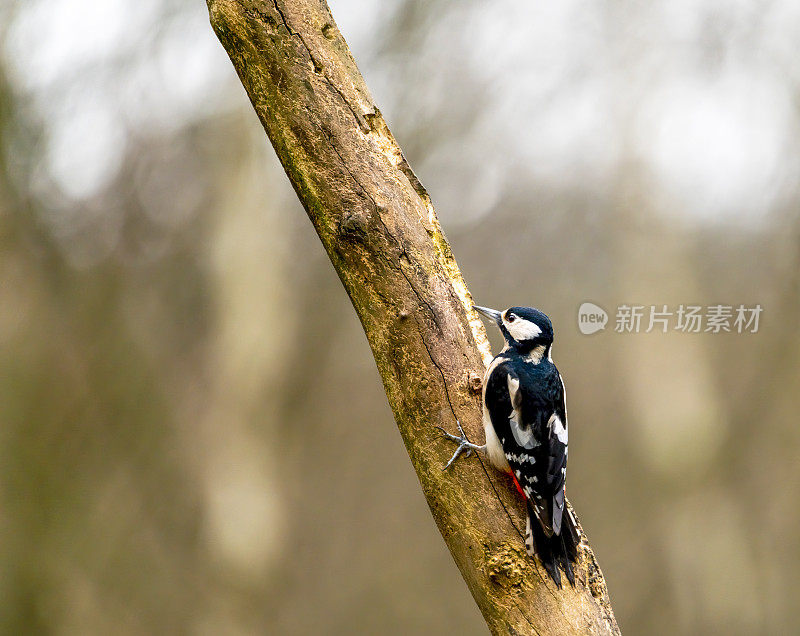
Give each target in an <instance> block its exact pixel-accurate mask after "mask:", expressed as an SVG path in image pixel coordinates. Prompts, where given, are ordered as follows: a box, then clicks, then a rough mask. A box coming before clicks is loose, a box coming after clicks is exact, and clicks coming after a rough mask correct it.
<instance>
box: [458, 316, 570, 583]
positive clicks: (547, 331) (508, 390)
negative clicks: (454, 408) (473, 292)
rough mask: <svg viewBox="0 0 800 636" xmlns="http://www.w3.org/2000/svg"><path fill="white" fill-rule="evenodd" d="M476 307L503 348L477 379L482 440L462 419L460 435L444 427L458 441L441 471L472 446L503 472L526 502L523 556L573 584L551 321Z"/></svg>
mask: <svg viewBox="0 0 800 636" xmlns="http://www.w3.org/2000/svg"><path fill="white" fill-rule="evenodd" d="M474 308H475V310H476V311H478V312H480V313H481V314H483V315H484V316H486V317H487V318H490V319H491V320H493V321H494V322H495V323H496V324H497V326H498V327H499V328H500V331H501V332H502V333H503V337H504V338H505V347H504V348H503V350H502V351H501V352H500V353H499V354H498V355H497V356H496V357H495V358H494V360H492V363H491V364H490V365H489V368H488V369H486V374H485V375H484V378H483V427H484V432H485V434H486V444H484V445H483V446H477V445H475V444H472V443H470V442H469V441H468V440H467V438H466V436H465V435H464V431H463V430H461V425H460V424H458V430H459V431H460V433H461V436H460V437H457V436H455V435H450V434H449V433H447V432H446V431H444V430H443V431H442V432H443V433H444V435H445V436H446V437H447V438H448V439H450V440H452V441H454V442H457V443H458V448H457V449H456V452H455V453H454V454H453V457H452V458H451V459H450V461H449V462H448V463H447V465H446V466H445V469H446V468H449V467H450V465H451V464H452V463H453V462H454V461H455V460H456V458H458V456H459V455H460V454H461V453H462V452H465V453H466V455H467V456H469V455H470V454H471V453H472V451H473V450H474V451H480V452H481V453H483V454H485V455H486V456H487V457H488V458H489V460H490V461H491V463H492V464H493V465H494V466H495V467H496V468H498V469H499V470H502V471H504V472H507V473H509V474H510V475H511V477H512V479H513V480H514V484H515V485H516V487H517V490H519V492H520V494H521V495H522V496H523V497H524V499H525V503H526V506H527V511H528V523H527V528H526V531H525V548H526V549H527V552H528V554H529V555H531V556H533V555H534V554H537V555H538V556H539V559H540V560H541V561H542V564H543V565H544V567H545V569H546V570H547V572H548V574H549V575H550V577H551V578H552V579H553V581H554V582H555V583H556V585H557V586H558V587H559V588H560V587H561V574H560V572H559V565H560V566H561V567H562V568H563V569H564V572H565V574H566V575H567V579H568V580H569V582H570V583H571V584H572V585H573V586H574V585H575V575H574V574H573V570H572V563H573V562H575V560H576V558H577V546H578V543H579V542H580V535H579V533H578V529H577V524H576V522H575V519H574V517H573V515H572V512H571V511H570V510H569V509H567V508H566V506H565V499H564V483H565V481H566V477H567V400H566V392H565V389H564V382H563V381H562V379H561V375H560V374H559V372H558V369H556V366H555V365H554V364H553V358H552V347H553V325H552V324H551V323H550V319H549V318H548V317H547V316H546V315H545V314H543V313H542V312H541V311H539V310H537V309H532V308H530V307H511V308H510V309H506V310H505V311H503V312H500V311H496V310H494V309H487V308H486V307H474Z"/></svg>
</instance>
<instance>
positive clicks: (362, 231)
mask: <svg viewBox="0 0 800 636" xmlns="http://www.w3.org/2000/svg"><path fill="white" fill-rule="evenodd" d="M339 236H341V237H342V238H349V239H354V240H357V241H364V239H366V237H367V222H366V220H365V219H364V216H363V215H361V214H360V213H358V212H346V213H345V214H344V215H343V216H342V219H341V221H339Z"/></svg>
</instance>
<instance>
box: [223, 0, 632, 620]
mask: <svg viewBox="0 0 800 636" xmlns="http://www.w3.org/2000/svg"><path fill="white" fill-rule="evenodd" d="M208 6H209V12H210V15H211V23H212V25H213V27H214V30H215V31H216V33H217V35H218V37H219V39H220V41H221V42H222V44H223V46H224V47H225V49H226V50H227V52H228V54H229V55H230V57H231V60H232V61H233V65H234V66H235V68H236V71H237V72H238V74H239V78H240V79H241V81H242V84H244V87H245V89H246V90H247V93H248V95H249V96H250V99H251V101H252V103H253V107H254V108H255V110H256V113H257V114H258V116H259V118H260V119H261V122H262V123H263V125H264V128H265V129H266V131H267V134H268V135H269V138H270V140H271V141H272V144H273V146H274V147H275V150H276V152H277V153H278V157H279V158H280V161H281V163H282V164H283V167H284V169H285V170H286V174H287V175H288V176H289V179H290V180H291V182H292V185H293V186H294V188H295V190H296V191H297V195H298V197H299V198H300V201H302V203H303V205H304V206H305V209H306V211H307V212H308V216H309V218H310V219H311V222H312V223H313V224H314V227H315V228H316V230H317V233H318V234H319V237H320V240H321V241H322V243H323V245H324V246H325V249H326V250H327V252H328V256H329V257H330V259H331V262H332V263H333V265H334V267H335V268H336V271H337V272H338V274H339V277H340V278H341V280H342V283H343V284H344V286H345V289H346V290H347V293H348V294H349V295H350V299H351V300H352V302H353V306H354V307H355V310H356V312H357V313H358V316H359V318H360V319H361V324H362V325H363V327H364V332H365V333H366V335H367V338H368V340H369V344H370V346H371V348H372V352H373V355H374V356H375V362H376V363H377V365H378V369H379V370H380V374H381V377H382V378H383V384H384V388H385V390H386V395H387V397H388V399H389V403H390V404H391V407H392V410H393V411H394V415H395V419H396V421H397V426H398V428H399V429H400V433H401V434H402V436H403V441H404V442H405V445H406V449H407V450H408V454H409V456H410V457H411V461H412V463H413V465H414V469H415V470H416V472H417V475H418V477H419V481H420V484H421V485H422V490H423V491H424V493H425V497H426V498H427V501H428V505H429V506H430V509H431V512H432V514H433V517H434V519H435V520H436V523H437V525H438V527H439V531H440V532H441V533H442V536H443V537H444V540H445V542H446V543H447V546H448V548H449V549H450V552H451V553H452V555H453V558H454V559H455V562H456V564H457V565H458V568H459V570H460V571H461V574H462V576H463V577H464V580H465V581H466V583H467V585H468V586H469V589H470V591H471V592H472V595H473V597H474V598H475V601H476V603H477V604H478V606H479V607H480V610H481V612H482V613H483V616H484V618H485V619H486V622H487V624H488V625H489V628H490V629H491V631H492V632H493V633H497V634H500V633H511V634H589V633H591V634H617V633H619V630H618V628H617V624H616V621H615V619H614V614H613V611H612V609H611V605H610V602H609V598H608V592H607V590H606V585H605V582H604V580H603V575H602V574H601V572H600V569H599V568H598V566H597V562H596V561H595V558H594V555H593V553H592V551H591V549H590V547H589V545H588V543H587V542H586V541H585V540H584V541H583V543H582V545H581V549H580V556H579V558H580V563H579V566H578V568H577V572H576V574H577V579H578V581H577V586H576V588H575V589H571V588H570V587H569V586H567V587H566V588H565V589H563V590H558V589H556V588H555V586H554V585H553V584H552V582H551V581H550V580H549V579H548V578H547V576H546V574H545V573H544V569H543V568H542V567H541V566H540V565H539V564H538V563H537V562H535V561H534V560H533V559H531V558H529V557H528V556H527V555H526V553H525V550H524V545H523V539H522V535H521V533H520V529H523V530H524V527H525V521H524V512H523V507H522V505H521V502H520V501H519V497H518V496H517V495H516V494H515V492H514V491H513V488H512V487H510V486H509V482H508V481H507V479H506V478H505V477H504V476H503V475H499V474H497V473H495V472H493V470H492V469H491V468H490V467H488V466H487V465H485V464H484V463H483V462H482V461H481V460H480V458H479V459H468V460H464V459H462V460H460V461H459V462H457V463H456V465H455V466H454V468H453V469H451V470H450V471H448V472H442V466H443V465H444V463H445V462H446V461H447V459H448V457H449V456H450V454H451V453H452V452H453V446H452V444H451V443H449V442H447V441H445V440H444V439H442V437H441V436H440V434H439V432H438V431H437V430H436V428H435V426H437V425H441V426H443V427H445V428H448V429H450V430H454V429H455V422H456V418H458V419H459V420H460V421H461V422H462V424H463V425H464V427H465V430H466V431H467V434H468V435H469V436H470V437H471V439H473V440H481V439H482V433H481V427H480V422H481V408H480V404H479V402H480V400H479V393H480V384H481V377H482V375H483V370H484V365H486V364H487V363H488V361H489V359H490V351H489V346H488V342H487V340H486V334H485V332H484V329H483V326H482V324H481V322H480V320H479V318H478V316H477V315H476V314H475V313H474V311H473V310H472V309H471V305H472V298H471V297H470V294H469V292H468V291H467V287H466V285H465V284H464V280H463V278H462V276H461V273H460V271H459V269H458V266H457V265H456V262H455V259H454V258H453V255H452V253H451V251H450V247H449V245H448V243H447V241H446V239H445V237H444V235H443V234H442V230H441V228H440V226H439V221H438V219H437V217H436V214H435V212H434V210H433V206H432V205H431V201H430V198H429V197H428V194H427V193H426V192H425V189H424V188H423V187H422V185H421V184H420V183H419V181H418V180H417V178H416V176H415V175H414V173H413V172H412V171H411V169H410V168H409V166H408V163H407V162H406V160H405V158H404V157H403V154H402V152H401V151H400V148H399V147H398V145H397V143H396V142H395V140H394V137H392V134H391V133H390V132H389V129H388V128H387V126H386V123H385V122H384V120H383V117H382V116H381V113H380V111H379V110H378V108H377V106H375V104H374V103H373V101H372V97H371V96H370V94H369V91H368V89H367V86H366V84H365V83H364V79H363V78H362V77H361V74H360V73H359V71H358V68H357V67H356V64H355V61H354V60H353V58H352V56H351V54H350V50H349V48H348V47H347V43H346V42H345V41H344V38H343V37H342V35H341V33H340V32H339V30H338V28H337V27H336V24H335V23H334V21H333V17H332V16H331V13H330V10H329V9H328V7H327V5H326V3H325V2H324V0H209V1H208Z"/></svg>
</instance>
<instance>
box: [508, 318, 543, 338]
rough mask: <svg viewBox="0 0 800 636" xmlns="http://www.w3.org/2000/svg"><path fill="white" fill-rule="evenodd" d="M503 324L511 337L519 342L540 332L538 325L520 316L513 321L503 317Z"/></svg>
mask: <svg viewBox="0 0 800 636" xmlns="http://www.w3.org/2000/svg"><path fill="white" fill-rule="evenodd" d="M503 324H505V326H506V329H508V333H510V334H511V337H512V338H514V340H517V341H519V342H522V341H524V340H533V339H534V338H535V337H536V336H538V335H540V334H541V333H542V330H541V329H539V327H538V325H535V324H534V323H532V322H531V321H529V320H523V319H522V318H517V319H516V320H515V321H514V322H508V320H505V319H503Z"/></svg>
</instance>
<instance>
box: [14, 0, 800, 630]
mask: <svg viewBox="0 0 800 636" xmlns="http://www.w3.org/2000/svg"><path fill="white" fill-rule="evenodd" d="M523 5H524V6H523ZM331 8H332V10H333V12H334V15H335V16H336V17H337V19H338V22H339V26H340V28H341V30H342V32H343V33H344V35H345V36H346V37H347V38H348V39H349V41H350V43H351V46H352V48H353V52H354V55H355V57H356V59H357V60H358V61H359V64H360V67H361V69H362V71H363V72H364V74H365V77H366V79H367V81H368V83H369V84H370V86H371V88H372V90H373V93H374V97H375V99H376V101H377V102H378V104H379V105H380V106H381V110H382V112H383V114H384V116H385V117H386V119H387V120H388V122H389V124H390V126H391V127H392V129H393V131H394V133H395V135H396V137H397V138H398V141H399V142H400V143H401V145H402V146H403V148H404V150H405V152H406V155H407V157H408V159H409V161H410V163H411V165H412V166H413V167H414V169H415V170H416V172H417V174H418V176H419V177H420V178H421V180H422V181H423V182H424V183H425V184H426V186H427V187H428V190H429V192H430V193H431V195H432V197H433V199H434V203H435V204H436V205H437V210H438V212H439V215H440V218H441V222H442V225H443V227H444V229H445V232H446V233H447V235H448V238H449V239H450V242H451V244H452V247H453V249H454V252H455V254H456V256H457V258H458V259H459V263H460V265H461V268H462V270H463V272H464V275H465V278H466V280H467V282H468V284H469V285H470V288H471V291H472V292H473V294H474V296H475V298H476V299H477V300H478V301H479V302H480V303H481V304H485V305H489V306H495V307H504V306H507V305H511V304H532V305H536V306H538V307H540V308H541V309H543V310H545V311H546V312H548V314H549V315H550V316H551V318H552V319H553V321H554V323H555V326H556V338H557V339H556V345H555V348H554V354H555V359H556V361H557V363H558V364H559V367H560V369H561V371H562V373H563V375H564V377H565V380H566V383H567V387H568V390H569V398H570V399H569V410H570V423H571V433H572V435H571V438H572V439H571V442H572V444H571V453H570V470H569V482H568V483H569V495H570V499H571V501H572V502H573V503H574V505H575V506H576V508H577V510H578V512H579V514H580V516H581V520H582V522H583V525H584V527H585V528H586V530H587V532H588V533H589V535H590V537H591V539H592V543H593V546H594V548H595V550H596V553H597V555H598V558H599V560H600V563H601V566H602V567H603V570H604V573H605V575H606V578H607V580H608V584H609V589H610V592H611V596H612V600H613V601H614V607H615V610H616V614H617V618H618V619H619V622H620V626H621V628H622V629H623V631H624V632H626V633H631V634H638V633H670V634H700V633H709V632H712V633H720V632H724V633H729V634H752V633H787V632H793V631H796V630H798V629H800V623H798V618H797V614H796V611H795V610H794V599H796V598H797V595H798V593H800V577H799V576H798V573H797V569H796V565H797V560H798V547H797V546H798V545H800V527H799V526H798V513H797V505H796V501H797V497H796V494H795V492H796V490H797V488H798V486H800V470H799V469H798V463H797V460H796V455H797V451H798V447H799V446H800V437H799V435H800V433H798V428H797V413H798V410H800V394H799V393H798V386H800V366H799V365H798V358H800V344H799V343H798V338H797V334H796V329H797V326H798V323H799V322H800V288H799V285H798V271H799V269H798V265H800V262H799V261H800V251H799V250H798V238H799V236H798V235H799V234H800V217H798V199H799V198H800V196H799V195H800V183H798V179H797V174H798V156H800V154H799V153H798V142H799V141H800V139H799V138H798V130H799V127H800V112H799V111H798V109H797V95H798V92H799V91H800V66H798V63H797V56H796V54H795V52H796V51H795V48H796V47H795V46H794V43H795V42H796V41H797V37H798V35H800V12H798V10H797V9H796V8H794V3H791V2H790V1H789V0H783V1H776V2H766V3H761V4H759V5H751V4H746V3H743V4H730V3H715V2H712V1H711V0H706V1H704V2H701V3H688V2H686V3H684V2H677V3H676V2H674V1H673V2H666V1H664V2H656V3H646V4H641V5H640V4H638V3H635V2H626V3H621V4H619V3H618V4H616V5H598V4H596V3H589V2H578V1H576V2H567V3H559V4H557V5H550V4H547V3H544V4H542V3H519V4H514V3H501V4H500V5H491V6H489V5H485V4H484V3H478V2H463V1H461V2H446V1H444V0H439V1H436V2H429V1H428V2H422V1H421V0H420V1H415V0H393V1H392V2H386V3H359V2H355V0H348V1H345V0H334V1H333V2H331ZM0 16H2V20H0V24H1V25H2V26H0V29H1V30H2V31H1V32H2V57H1V58H0V151H1V152H2V155H0V245H1V246H2V249H0V546H2V548H0V630H2V631H3V632H4V633H59V634H60V633H64V634H67V633H98V634H100V633H131V634H140V633H161V632H163V633H176V632H177V633H181V632H188V633H197V634H219V633H226V634H237V633H241V634H251V633H277V634H305V633H314V632H320V631H321V632H322V633H331V634H338V633H342V634H346V633H347V634H349V633H353V632H355V633H376V632H380V633H397V634H407V633H436V632H440V631H443V630H453V631H455V632H457V633H476V634H477V633H483V632H484V629H485V628H484V626H483V625H482V622H481V619H480V616H479V613H478V611H477V609H476V608H475V607H474V605H473V604H472V602H471V599H470V598H469V596H468V593H467V591H466V588H465V586H464V585H463V583H462V581H461V580H460V577H459V575H458V573H457V571H456V569H455V567H454V565H453V563H452V561H451V559H450V557H449V554H448V553H447V551H446V549H445V547H444V544H443V543H442V541H441V539H440V538H439V536H438V533H437V532H436V529H435V527H434V524H433V523H432V520H431V518H430V514H429V513H428V511H427V509H426V507H425V503H424V500H423V497H422V495H421V493H420V492H419V487H418V484H417V482H416V478H415V475H414V473H413V471H412V469H411V466H410V463H409V462H408V460H407V457H406V455H405V450H404V449H403V446H402V443H401V441H400V437H399V435H398V434H397V431H396V429H395V428H394V424H393V422H392V417H391V413H390V411H389V408H388V406H387V405H386V401H385V396H384V395H383V392H382V389H381V385H380V381H379V377H378V374H377V372H376V370H375V368H374V364H373V362H372V359H371V356H370V353H369V349H368V347H367V344H366V341H365V339H364V336H363V333H362V332H361V330H360V327H359V325H358V322H357V320H356V318H355V315H354V313H353V311H352V310H351V308H350V306H349V304H348V301H347V298H346V296H345V294H344V292H343V290H342V289H341V286H340V284H339V282H338V280H337V279H336V277H335V274H334V273H333V270H332V268H331V267H330V265H329V264H328V262H327V260H326V258H325V255H324V253H323V250H322V248H321V246H320V245H319V244H318V241H317V239H316V237H315V235H314V233H313V230H312V228H311V226H310V224H309V223H308V221H307V219H306V218H305V216H304V214H303V211H302V209H301V208H300V206H299V204H298V203H297V201H296V199H295V197H294V194H293V192H292V191H291V189H290V188H289V186H288V183H287V181H286V179H285V177H284V176H283V174H282V173H281V172H280V169H279V166H278V164H277V160H276V159H275V157H274V155H273V152H272V150H271V148H269V146H268V144H267V141H266V139H265V137H264V135H263V132H262V131H261V130H260V128H259V125H258V122H257V120H256V118H255V116H254V115H253V113H252V111H251V108H250V106H249V104H248V103H247V100H246V97H245V95H244V91H243V90H242V88H241V86H240V85H239V84H238V82H237V80H236V78H235V76H234V73H233V70H232V68H231V67H230V63H229V62H228V60H227V58H226V56H225V54H224V52H223V51H222V49H221V47H220V46H219V44H218V43H217V41H216V39H215V38H214V35H213V33H212V32H211V29H210V27H208V24H207V16H206V14H205V7H204V6H203V5H202V3H199V2H189V1H188V0H172V1H171V2H166V3H161V2H155V1H153V2H142V3H140V4H139V3H137V4H136V5H135V6H134V5H130V3H124V2H111V1H108V2H99V1H98V2H93V1H91V0H82V1H80V2H72V1H68V0H40V1H39V2H24V3H23V2H13V1H11V0H6V2H5V3H4V4H2V5H0ZM587 300H589V301H593V302H596V303H598V304H599V305H601V306H603V307H605V308H606V309H607V310H608V311H609V312H611V313H613V311H614V310H615V308H616V306H617V305H620V304H623V303H629V304H630V303H638V304H642V305H647V306H649V305H650V304H654V305H663V304H667V305H671V306H673V307H674V306H677V305H679V304H701V305H711V304H717V303H723V304H731V305H738V304H739V303H745V304H748V305H754V304H756V303H761V305H762V306H763V307H764V313H763V315H762V320H761V328H760V330H759V333H758V334H752V335H737V334H723V335H712V334H697V335H690V334H681V333H670V334H666V335H664V334H658V333H651V334H638V335H635V334H628V335H619V334H615V333H613V331H612V329H608V330H606V331H605V332H601V333H599V334H596V335H594V336H583V335H581V334H580V333H579V332H578V330H577V326H576V311H577V307H578V305H579V304H580V303H582V302H584V301H587ZM612 320H613V316H612ZM611 327H613V325H611ZM491 335H492V337H493V338H494V340H493V343H494V344H495V346H497V344H498V342H497V338H495V334H491Z"/></svg>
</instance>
